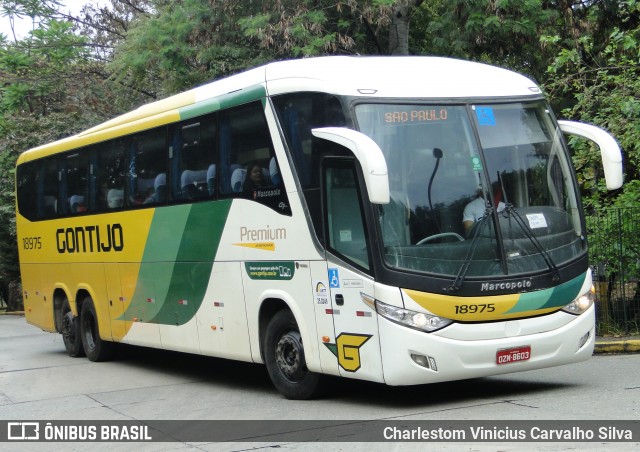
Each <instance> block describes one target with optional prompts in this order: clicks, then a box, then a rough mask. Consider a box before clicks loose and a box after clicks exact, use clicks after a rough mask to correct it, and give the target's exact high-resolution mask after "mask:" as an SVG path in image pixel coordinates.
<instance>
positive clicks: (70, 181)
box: [63, 149, 89, 215]
mask: <svg viewBox="0 0 640 452" xmlns="http://www.w3.org/2000/svg"><path fill="white" fill-rule="evenodd" d="M63 171H64V172H65V174H64V177H63V183H64V184H66V187H65V188H64V191H65V192H66V193H67V196H68V198H67V199H66V202H67V203H68V205H67V206H65V211H66V213H69V214H71V215H76V214H80V213H84V212H86V211H87V201H88V195H89V153H88V152H87V150H86V149H79V150H78V151H76V152H73V153H72V154H69V155H67V156H66V157H65V160H64V169H63Z"/></svg>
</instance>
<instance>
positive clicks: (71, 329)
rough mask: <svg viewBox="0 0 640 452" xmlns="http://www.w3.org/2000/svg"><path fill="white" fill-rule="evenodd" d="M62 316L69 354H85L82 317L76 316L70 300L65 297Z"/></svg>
mask: <svg viewBox="0 0 640 452" xmlns="http://www.w3.org/2000/svg"><path fill="white" fill-rule="evenodd" d="M60 314H61V315H60V318H61V319H62V328H61V329H60V333H61V334H62V342H64V348H66V349H67V354H68V355H69V356H71V357H73V358H78V357H82V356H84V347H83V345H82V336H81V335H80V317H79V316H74V315H73V312H71V306H69V300H68V299H67V297H64V300H62V306H60Z"/></svg>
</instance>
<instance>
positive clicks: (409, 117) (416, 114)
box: [384, 108, 448, 124]
mask: <svg viewBox="0 0 640 452" xmlns="http://www.w3.org/2000/svg"><path fill="white" fill-rule="evenodd" d="M447 117H448V112H447V109H446V108H439V109H438V108H431V109H415V110H402V111H389V112H386V113H385V114H384V122H385V123H386V124H423V123H428V122H437V121H446V120H447Z"/></svg>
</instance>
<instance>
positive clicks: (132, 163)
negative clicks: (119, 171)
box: [126, 127, 169, 207]
mask: <svg viewBox="0 0 640 452" xmlns="http://www.w3.org/2000/svg"><path fill="white" fill-rule="evenodd" d="M166 131H167V129H166V127H158V128H156V129H151V130H148V131H145V132H140V133H137V134H135V135H133V137H132V138H131V140H130V141H129V144H128V158H129V161H128V164H129V168H128V174H127V176H128V177H127V184H128V185H127V200H126V202H127V205H128V206H131V207H137V206H142V205H158V204H166V202H167V192H168V189H167V172H168V171H167V170H168V156H169V153H168V146H167V140H166Z"/></svg>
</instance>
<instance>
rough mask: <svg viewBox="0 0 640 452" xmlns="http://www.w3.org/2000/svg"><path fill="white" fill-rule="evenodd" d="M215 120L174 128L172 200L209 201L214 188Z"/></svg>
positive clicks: (202, 120) (184, 124) (204, 120)
mask: <svg viewBox="0 0 640 452" xmlns="http://www.w3.org/2000/svg"><path fill="white" fill-rule="evenodd" d="M215 141H216V123H215V116H208V117H204V118H199V119H198V120H195V121H194V120H192V121H188V122H183V123H180V124H178V125H176V126H175V127H174V128H173V133H172V141H171V147H172V150H173V181H174V182H173V193H174V199H176V200H185V201H197V200H200V199H207V198H209V199H210V198H212V197H213V196H214V195H215V184H216V165H215V161H216V152H215Z"/></svg>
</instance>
